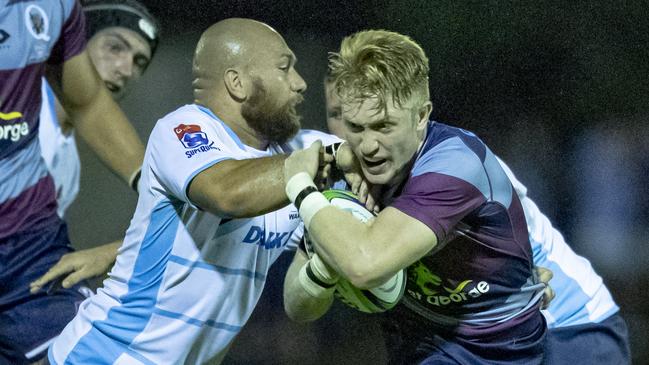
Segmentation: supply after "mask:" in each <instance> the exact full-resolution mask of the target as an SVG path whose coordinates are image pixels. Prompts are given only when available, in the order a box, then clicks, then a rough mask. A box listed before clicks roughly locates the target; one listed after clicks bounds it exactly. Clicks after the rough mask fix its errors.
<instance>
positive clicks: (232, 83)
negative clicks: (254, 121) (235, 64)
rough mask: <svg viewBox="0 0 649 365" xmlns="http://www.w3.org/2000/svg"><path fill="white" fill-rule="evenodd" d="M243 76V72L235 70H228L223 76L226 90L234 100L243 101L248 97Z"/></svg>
mask: <svg viewBox="0 0 649 365" xmlns="http://www.w3.org/2000/svg"><path fill="white" fill-rule="evenodd" d="M242 76H243V75H242V74H241V72H239V70H237V69H234V68H228V69H227V70H225V74H224V75H223V82H224V83H225V89H226V90H228V93H229V94H230V96H232V98H233V99H235V100H238V101H243V100H245V99H246V98H247V97H248V93H247V92H246V88H245V86H244V81H243V79H242Z"/></svg>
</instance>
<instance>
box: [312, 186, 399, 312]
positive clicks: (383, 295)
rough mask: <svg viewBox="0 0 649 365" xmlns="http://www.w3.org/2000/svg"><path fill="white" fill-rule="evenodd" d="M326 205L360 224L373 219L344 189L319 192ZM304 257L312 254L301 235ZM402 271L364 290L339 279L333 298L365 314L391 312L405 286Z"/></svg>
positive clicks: (353, 196) (370, 213) (351, 194)
mask: <svg viewBox="0 0 649 365" xmlns="http://www.w3.org/2000/svg"><path fill="white" fill-rule="evenodd" d="M322 193H323V194H324V196H325V197H326V198H327V199H328V200H329V202H330V203H331V204H332V205H333V206H335V207H337V208H339V209H342V210H345V211H348V212H350V213H352V215H353V216H354V217H355V218H356V219H358V220H360V221H361V222H367V221H369V220H370V219H373V218H374V214H373V213H372V212H370V211H369V210H367V209H366V208H365V206H364V205H363V204H362V203H361V202H360V201H358V199H357V198H356V196H355V195H354V194H353V193H351V192H349V191H345V190H337V189H331V190H325V191H323V192H322ZM305 246H306V249H307V254H308V255H309V256H311V255H312V254H313V252H314V251H313V246H312V244H311V242H310V240H309V235H308V232H307V234H306V235H305ZM406 279H407V276H406V271H405V269H404V270H400V271H399V272H398V273H397V274H396V275H394V276H393V277H392V278H390V279H389V280H388V281H386V282H385V283H383V284H382V285H379V286H377V287H375V288H372V289H368V290H364V289H359V288H356V287H355V286H353V285H352V284H351V283H350V282H349V281H347V280H345V279H340V280H339V281H338V283H337V284H336V291H335V296H336V297H337V298H338V299H340V301H342V302H343V303H345V304H346V305H348V306H350V307H352V308H354V309H357V310H359V311H361V312H365V313H380V312H385V311H386V310H389V309H391V308H392V307H394V306H395V305H397V303H399V300H401V297H402V296H403V292H404V289H405V287H406Z"/></svg>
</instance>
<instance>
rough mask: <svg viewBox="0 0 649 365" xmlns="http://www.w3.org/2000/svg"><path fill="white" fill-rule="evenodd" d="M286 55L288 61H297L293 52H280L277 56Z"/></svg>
mask: <svg viewBox="0 0 649 365" xmlns="http://www.w3.org/2000/svg"><path fill="white" fill-rule="evenodd" d="M282 57H286V58H288V60H289V61H292V62H293V63H297V57H295V55H294V54H292V53H282V54H281V55H280V56H279V58H282Z"/></svg>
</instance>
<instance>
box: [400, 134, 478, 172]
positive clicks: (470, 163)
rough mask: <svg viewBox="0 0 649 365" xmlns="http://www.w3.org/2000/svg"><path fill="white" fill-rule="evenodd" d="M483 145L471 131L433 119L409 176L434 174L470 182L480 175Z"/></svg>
mask: <svg viewBox="0 0 649 365" xmlns="http://www.w3.org/2000/svg"><path fill="white" fill-rule="evenodd" d="M486 152H487V148H486V146H485V145H484V143H482V141H481V140H480V139H479V138H478V137H477V136H476V135H475V134H473V133H471V132H469V131H466V130H463V129H460V128H455V127H450V126H447V125H445V124H441V123H437V122H434V124H433V125H432V126H431V127H430V128H429V130H428V135H427V137H426V140H425V141H424V145H423V146H422V150H421V151H420V153H419V156H418V157H417V159H416V161H415V164H414V166H413V170H412V175H413V176H418V175H422V174H425V173H431V172H433V173H438V174H444V175H449V176H453V177H456V178H460V179H463V180H466V181H469V182H473V180H474V179H475V177H476V175H480V174H481V173H482V172H483V171H484V169H483V166H482V165H483V163H484V161H485V158H486Z"/></svg>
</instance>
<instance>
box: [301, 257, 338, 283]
mask: <svg viewBox="0 0 649 365" xmlns="http://www.w3.org/2000/svg"><path fill="white" fill-rule="evenodd" d="M306 276H308V277H309V279H310V280H311V281H313V282H314V283H316V284H318V285H319V286H321V287H323V288H325V289H329V288H333V287H334V286H336V283H333V284H327V283H325V282H324V281H322V280H320V279H319V278H318V277H317V276H316V274H314V273H313V270H312V269H311V262H310V261H309V263H308V264H307V265H306Z"/></svg>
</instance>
